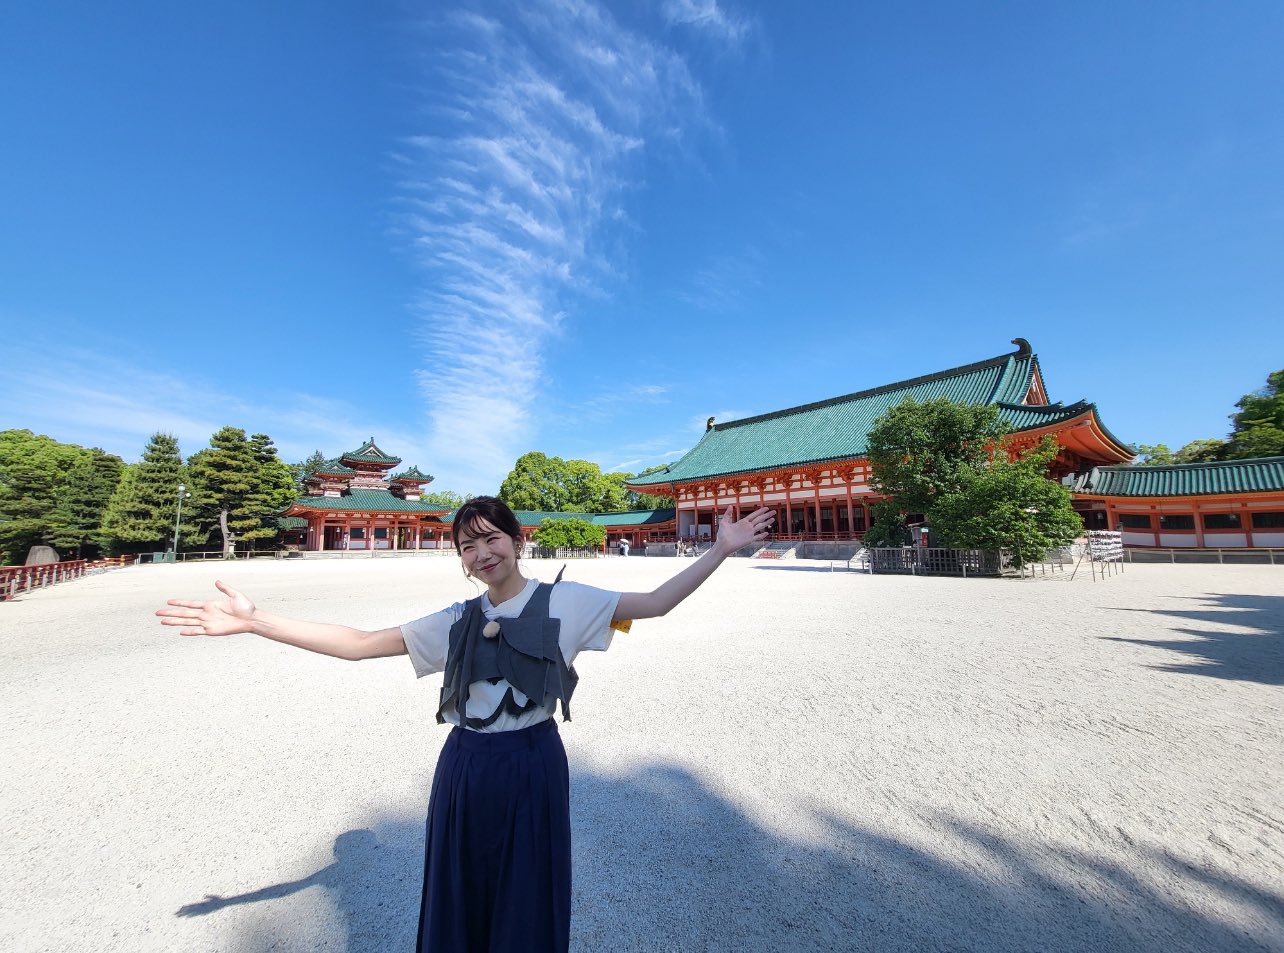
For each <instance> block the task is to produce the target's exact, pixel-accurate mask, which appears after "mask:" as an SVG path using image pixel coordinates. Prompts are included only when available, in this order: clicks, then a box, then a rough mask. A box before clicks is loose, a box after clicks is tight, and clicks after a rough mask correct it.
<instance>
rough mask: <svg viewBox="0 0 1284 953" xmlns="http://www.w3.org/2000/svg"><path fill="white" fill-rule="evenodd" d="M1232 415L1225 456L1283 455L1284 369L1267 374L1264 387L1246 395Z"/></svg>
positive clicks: (1236, 404) (1239, 457) (1229, 458)
mask: <svg viewBox="0 0 1284 953" xmlns="http://www.w3.org/2000/svg"><path fill="white" fill-rule="evenodd" d="M1235 406H1236V407H1238V408H1239V412H1238V413H1234V414H1231V423H1232V425H1233V428H1234V429H1232V431H1231V434H1230V438H1229V440H1228V441H1227V446H1226V454H1225V459H1227V460H1243V459H1248V458H1252V457H1276V456H1281V455H1284V370H1278V371H1275V372H1274V373H1272V374H1269V375H1267V377H1266V386H1265V387H1263V388H1261V389H1260V390H1255V391H1253V393H1251V394H1245V395H1244V396H1243V397H1241V398H1240V399H1239V400H1238V401H1237V402H1236V403H1235Z"/></svg>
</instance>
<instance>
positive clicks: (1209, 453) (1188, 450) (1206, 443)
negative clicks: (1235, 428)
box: [1173, 438, 1226, 463]
mask: <svg viewBox="0 0 1284 953" xmlns="http://www.w3.org/2000/svg"><path fill="white" fill-rule="evenodd" d="M1225 453H1226V441H1225V440H1216V439H1213V438H1208V439H1204V440H1192V441H1191V442H1190V443H1188V444H1186V446H1184V447H1182V448H1181V449H1180V450H1178V451H1177V452H1176V453H1174V454H1173V463H1211V462H1212V461H1214V460H1221V459H1223V456H1224V454H1225Z"/></svg>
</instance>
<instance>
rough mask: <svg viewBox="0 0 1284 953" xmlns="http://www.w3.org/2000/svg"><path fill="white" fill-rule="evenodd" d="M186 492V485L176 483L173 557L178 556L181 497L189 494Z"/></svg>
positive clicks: (181, 513)
mask: <svg viewBox="0 0 1284 953" xmlns="http://www.w3.org/2000/svg"><path fill="white" fill-rule="evenodd" d="M191 495H192V494H190V493H188V492H187V487H185V486H184V485H183V484H181V483H180V484H179V485H178V506H177V507H176V508H175V510H174V558H175V559H177V558H178V523H179V520H181V519H182V517H183V498H184V497H187V496H191Z"/></svg>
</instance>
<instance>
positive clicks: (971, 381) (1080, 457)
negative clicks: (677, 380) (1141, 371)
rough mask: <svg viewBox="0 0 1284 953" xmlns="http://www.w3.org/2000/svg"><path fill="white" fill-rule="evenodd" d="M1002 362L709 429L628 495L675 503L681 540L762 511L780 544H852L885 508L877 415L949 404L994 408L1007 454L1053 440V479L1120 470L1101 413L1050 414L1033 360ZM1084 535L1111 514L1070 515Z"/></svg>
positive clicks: (1023, 349) (1024, 347)
mask: <svg viewBox="0 0 1284 953" xmlns="http://www.w3.org/2000/svg"><path fill="white" fill-rule="evenodd" d="M1012 343H1013V344H1015V345H1017V350H1016V351H1013V352H1011V353H1008V354H1000V355H999V356H997V357H992V358H988V359H987V360H983V361H977V362H976V363H973V364H966V365H963V366H961V367H953V368H950V369H948V370H944V371H938V372H936V373H934V374H926V375H924V376H922V377H915V378H913V379H911V380H907V381H900V382H898V383H895V384H886V385H883V386H881V387H875V388H872V389H870V390H863V391H858V392H856V393H854V394H846V395H844V396H842V397H834V398H830V399H829V400H822V401H818V402H816V403H812V404H804V405H802V406H800V407H790V408H787V409H785V410H778V411H773V412H772V413H768V414H762V415H760V416H757V417H747V418H745V419H743V420H733V421H729V422H727V423H722V424H718V423H714V421H713V420H712V418H710V420H709V424H708V427H707V428H706V430H705V433H704V436H703V437H702V438H701V439H700V441H699V443H697V444H696V445H695V446H694V447H693V448H692V449H691V450H690V451H689V452H688V453H687V454H686V455H685V456H683V457H682V458H681V459H679V460H678V461H676V462H675V463H672V464H670V465H669V466H667V467H665V468H664V470H661V471H657V472H655V473H650V474H647V475H646V476H639V477H635V478H633V479H631V480H629V481H628V486H629V487H630V489H633V490H636V491H639V492H644V493H653V494H659V495H668V496H672V497H674V500H675V503H676V506H677V526H676V530H677V533H678V535H679V536H680V537H703V536H712V535H714V533H715V526H716V520H715V516H716V515H718V514H721V513H722V512H723V511H724V510H725V509H726V508H727V507H728V506H732V507H734V508H735V510H736V512H741V511H747V510H752V509H755V508H756V507H758V506H769V507H771V508H772V509H773V510H775V513H776V526H777V527H779V531H778V533H777V534H776V535H777V536H779V537H782V538H786V539H790V538H792V539H800V540H826V539H829V540H850V539H858V538H860V537H861V536H862V535H863V534H864V532H865V530H866V529H867V528H868V527H869V526H870V525H871V522H872V519H871V514H870V507H871V506H872V504H874V503H875V502H877V501H878V500H880V499H882V497H881V496H880V495H879V494H877V493H876V492H875V491H874V490H873V489H871V487H870V485H869V479H870V465H869V459H868V457H867V451H866V441H867V438H868V436H869V431H870V428H871V427H872V426H873V424H874V421H876V420H877V419H878V418H879V417H880V416H881V415H882V414H883V413H885V412H886V411H888V410H890V409H891V408H892V407H895V406H896V405H897V404H899V403H900V402H901V401H903V400H905V399H907V398H913V399H914V400H918V401H925V400H931V399H933V398H938V397H946V398H949V399H951V400H955V401H960V402H962V403H967V404H973V405H981V404H992V405H994V406H996V407H998V409H999V412H1000V414H1001V415H1002V417H1003V419H1004V420H1005V421H1007V423H1008V424H1009V425H1010V426H1011V428H1012V432H1011V434H1010V436H1009V437H1008V438H1007V439H1006V441H1005V443H1006V445H1007V446H1008V448H1009V449H1010V450H1013V451H1015V450H1018V449H1022V448H1024V447H1027V446H1034V445H1036V444H1037V443H1039V442H1040V441H1041V440H1042V439H1043V438H1044V437H1045V436H1048V435H1051V436H1052V437H1054V438H1055V439H1056V441H1057V443H1058V444H1059V445H1060V452H1059V453H1058V455H1057V457H1056V459H1055V460H1054V461H1053V464H1052V467H1051V469H1050V472H1049V474H1048V475H1049V477H1051V478H1053V479H1058V480H1062V481H1068V480H1069V479H1070V478H1071V477H1072V476H1073V475H1074V474H1079V473H1085V472H1087V471H1090V470H1091V469H1092V468H1094V467H1107V466H1112V465H1116V464H1122V463H1126V462H1127V461H1129V460H1131V459H1132V458H1133V451H1132V448H1131V447H1129V446H1128V445H1127V444H1124V443H1123V442H1122V441H1120V440H1119V439H1118V438H1116V437H1115V436H1114V435H1113V434H1111V433H1110V431H1109V430H1108V429H1106V427H1105V425H1104V424H1103V423H1102V422H1101V419H1100V417H1099V416H1098V414H1097V409H1096V406H1095V405H1093V404H1090V403H1087V402H1085V401H1079V402H1078V403H1074V404H1069V405H1066V404H1061V403H1052V402H1050V401H1049V399H1048V391H1047V387H1046V385H1045V383H1044V380H1043V373H1042V371H1041V370H1040V368H1039V359H1038V357H1037V356H1036V355H1035V354H1034V353H1033V351H1032V350H1031V349H1030V345H1029V343H1028V342H1027V341H1025V340H1024V339H1022V338H1017V339H1016V340H1014V341H1013V342H1012ZM1076 508H1077V509H1079V510H1080V513H1081V515H1082V516H1083V517H1084V520H1085V524H1086V525H1087V526H1088V528H1090V529H1105V528H1107V526H1108V523H1107V520H1108V519H1109V514H1108V511H1105V510H1098V509H1097V508H1096V507H1095V506H1094V505H1093V504H1092V503H1084V504H1083V505H1079V504H1076Z"/></svg>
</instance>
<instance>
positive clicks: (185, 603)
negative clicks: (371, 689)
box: [156, 581, 406, 662]
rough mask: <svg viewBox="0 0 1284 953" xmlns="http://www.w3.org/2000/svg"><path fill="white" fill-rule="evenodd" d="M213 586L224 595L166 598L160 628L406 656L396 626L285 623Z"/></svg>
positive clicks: (354, 654)
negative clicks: (374, 629)
mask: <svg viewBox="0 0 1284 953" xmlns="http://www.w3.org/2000/svg"><path fill="white" fill-rule="evenodd" d="M214 585H215V586H217V587H218V590H219V591H220V592H221V593H223V595H225V596H227V598H226V599H215V600H210V601H208V602H198V601H191V600H187V599H170V600H169V602H168V603H167V604H168V605H170V606H173V607H174V608H172V609H157V610H156V614H157V615H158V616H160V620H161V625H177V626H184V628H183V629H182V630H180V632H179V634H180V635H236V634H238V633H241V632H252V633H254V634H255V635H261V636H263V638H265V639H271V640H272V641H273V642H283V643H285V644H286V645H293V646H297V647H298V648H301V649H307V650H308V651H309V652H317V653H320V654H321V655H329V656H332V657H333V658H341V659H346V660H348V661H350V662H355V661H358V660H360V659H367V658H385V657H387V656H389V655H405V654H406V643H405V641H404V640H403V639H402V637H401V629H400V628H398V627H393V628H391V629H379V630H378V631H377V632H368V631H366V630H364V629H354V628H351V627H350V626H346V625H329V624H327V623H324V622H304V621H302V620H301V619H290V618H287V617H286V616H281V615H276V614H274V613H271V612H264V611H263V610H262V609H258V608H256V607H255V605H254V603H253V602H251V601H250V600H249V599H248V598H247V597H246V596H245V594H244V593H243V592H239V591H238V590H236V589H233V588H232V587H231V586H229V585H228V584H227V583H225V582H222V581H219V582H215V583H214Z"/></svg>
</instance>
